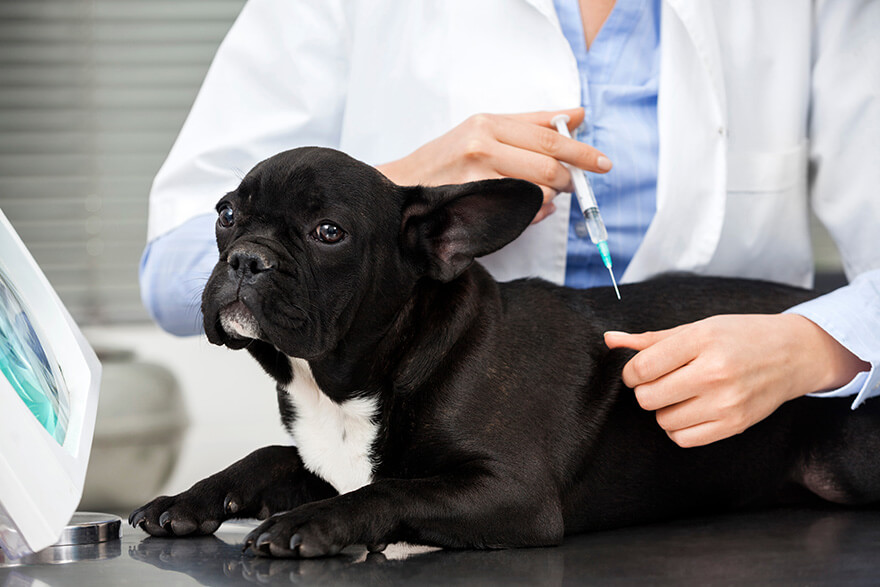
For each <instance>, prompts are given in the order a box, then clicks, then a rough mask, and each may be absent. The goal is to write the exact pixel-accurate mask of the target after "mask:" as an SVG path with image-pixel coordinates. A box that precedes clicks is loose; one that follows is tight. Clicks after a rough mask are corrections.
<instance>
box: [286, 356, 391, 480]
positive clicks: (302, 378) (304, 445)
mask: <svg viewBox="0 0 880 587" xmlns="http://www.w3.org/2000/svg"><path fill="white" fill-rule="evenodd" d="M290 365H291V367H293V382H292V383H291V384H290V386H288V388H287V393H288V395H289V397H290V399H291V401H292V402H293V406H294V409H295V410H296V416H295V418H294V422H293V425H292V433H293V440H294V442H295V443H296V446H297V449H298V450H299V454H300V457H301V458H302V460H303V463H304V464H305V466H306V468H307V469H308V470H309V471H311V472H313V473H315V474H316V475H317V476H319V477H321V478H322V479H324V480H325V481H327V482H328V483H329V484H330V485H332V486H333V487H334V488H336V490H337V491H338V492H339V493H348V492H349V491H354V490H355V489H358V488H360V487H363V486H364V485H367V484H369V483H370V482H371V481H372V480H373V467H374V463H373V461H372V459H371V458H370V448H371V447H372V446H373V441H374V440H375V439H376V434H378V431H379V426H378V424H376V423H375V422H374V418H375V415H376V411H377V407H378V406H377V403H376V400H374V399H368V398H356V399H350V400H347V401H344V402H342V403H339V404H337V403H336V402H334V401H332V400H331V399H330V398H328V397H327V396H326V395H325V394H324V392H323V391H321V389H320V388H319V387H318V384H317V383H316V382H315V378H314V376H313V375H312V370H311V369H310V368H309V364H308V363H307V362H306V361H304V360H303V359H290Z"/></svg>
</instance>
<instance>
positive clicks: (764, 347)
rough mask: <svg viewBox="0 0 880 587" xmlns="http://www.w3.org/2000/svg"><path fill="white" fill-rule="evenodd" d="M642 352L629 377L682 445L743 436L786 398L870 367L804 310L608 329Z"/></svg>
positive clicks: (615, 341)
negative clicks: (633, 330)
mask: <svg viewBox="0 0 880 587" xmlns="http://www.w3.org/2000/svg"><path fill="white" fill-rule="evenodd" d="M605 344H607V345H608V347H609V348H620V347H625V348H630V349H634V350H637V351H639V352H638V353H637V354H636V355H635V356H634V357H633V358H632V359H630V360H629V362H628V363H627V364H626V365H625V366H624V368H623V382H624V383H625V384H626V385H627V386H629V387H631V388H632V389H633V390H634V391H635V395H636V400H637V401H638V402H639V405H640V406H641V407H642V408H644V409H646V410H651V411H655V412H656V417H657V423H658V424H659V425H660V427H661V428H663V429H664V430H665V431H666V433H667V434H668V435H669V437H670V438H671V439H672V440H673V442H675V443H676V444H678V445H679V446H682V447H691V446H701V445H704V444H709V443H711V442H715V441H716V440H721V439H723V438H727V437H729V436H733V435H735V434H739V433H741V432H742V431H744V430H745V429H746V428H748V427H749V426H752V425H753V424H755V423H757V422H759V421H761V420H763V419H764V418H766V417H767V416H769V415H770V414H771V413H772V412H773V411H774V410H776V408H778V407H779V406H780V405H781V404H782V403H783V402H785V401H788V400H790V399H794V398H796V397H799V396H802V395H805V394H807V393H812V392H815V391H821V390H826V389H834V388H836V387H841V386H842V385H845V384H846V383H847V382H849V381H850V380H851V379H852V378H853V377H854V376H855V374H856V373H858V372H859V371H863V370H867V369H869V368H870V365H868V364H867V363H864V362H863V361H861V360H860V359H858V358H857V357H856V356H855V355H853V354H852V353H850V352H849V351H848V350H847V349H846V348H844V347H843V346H841V345H840V344H839V343H838V342H837V341H836V340H835V339H834V338H832V337H831V336H830V335H829V334H828V333H826V332H825V331H824V330H822V329H821V328H820V327H819V326H817V325H816V324H815V323H813V322H811V321H810V320H808V319H807V318H805V317H803V316H800V315H797V314H775V315H723V316H714V317H711V318H707V319H705V320H700V321H698V322H694V323H691V324H685V325H682V326H679V327H677V328H672V329H669V330H661V331H657V332H645V333H643V334H626V333H623V332H606V333H605Z"/></svg>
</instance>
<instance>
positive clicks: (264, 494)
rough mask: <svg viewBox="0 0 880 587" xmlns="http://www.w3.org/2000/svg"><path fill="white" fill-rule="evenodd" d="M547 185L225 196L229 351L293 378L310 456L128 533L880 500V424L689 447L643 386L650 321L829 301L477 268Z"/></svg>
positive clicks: (549, 532) (302, 531)
mask: <svg viewBox="0 0 880 587" xmlns="http://www.w3.org/2000/svg"><path fill="white" fill-rule="evenodd" d="M540 205H541V192H540V190H539V189H538V188H537V187H536V186H534V185H532V184H529V183H527V182H523V181H518V180H513V179H502V180H488V181H480V182H474V183H469V184H465V185H460V186H443V187H437V188H426V187H400V186H397V185H394V184H392V183H390V182H389V181H388V180H386V179H385V178H384V177H383V176H382V175H381V174H380V173H379V172H378V171H376V170H374V169H373V168H372V167H369V166H368V165H365V164H363V163H360V162H358V161H355V160H354V159H351V158H350V157H348V156H346V155H344V154H342V153H339V152H337V151H333V150H329V149H319V148H304V149H296V150H293V151H288V152H285V153H282V154H280V155H277V156H275V157H272V158H271V159H268V160H266V161H264V162H262V163H260V164H259V165H258V166H257V167H256V168H254V169H253V170H252V171H251V172H250V173H249V174H248V175H247V177H245V178H244V180H243V181H242V182H241V185H240V186H239V187H238V189H236V190H235V191H233V192H231V193H229V194H227V195H226V196H225V197H224V198H223V199H222V200H220V203H219V204H218V205H217V211H218V213H219V217H218V220H217V241H218V245H219V248H220V261H219V263H218V264H217V266H216V268H215V269H214V272H213V274H212V275H211V278H210V279H209V281H208V284H207V286H206V288H205V292H204V297H203V304H202V309H203V312H204V317H205V332H206V333H207V335H208V339H209V340H210V341H211V342H213V343H215V344H220V345H226V346H228V347H231V348H247V350H248V351H249V352H250V353H251V354H252V355H253V356H254V357H255V358H256V359H257V360H258V361H259V362H260V364H261V365H262V366H263V368H264V369H265V370H266V371H267V372H268V373H269V374H270V375H271V376H272V377H274V378H275V380H276V381H277V382H278V386H277V389H278V403H279V406H280V408H281V414H282V420H283V422H284V424H285V426H286V427H287V429H288V430H289V431H290V432H291V434H292V436H293V438H294V440H295V441H296V444H297V447H298V448H294V447H280V446H276V447H268V448H264V449H261V450H258V451H256V452H254V453H253V454H251V455H249V456H248V457H246V458H244V459H242V460H241V461H239V462H237V463H235V464H233V465H232V466H230V467H229V468H227V469H226V470H224V471H221V472H220V473H217V474H216V475H213V476H211V477H209V478H208V479H205V480H204V481H201V482H199V483H197V484H196V485H194V486H193V487H192V488H191V489H190V490H188V491H185V492H183V493H181V494H180V495H177V496H174V497H160V498H157V499H156V500H154V501H153V502H151V503H149V504H147V505H146V506H144V507H142V508H140V509H138V510H136V511H135V512H133V513H132V516H131V518H130V522H131V523H132V524H133V525H139V526H141V527H142V528H144V529H145V530H146V531H147V532H149V533H150V534H153V535H157V536H166V535H187V534H210V533H212V532H214V531H215V530H216V528H217V527H218V525H219V524H220V523H221V522H222V521H223V520H226V519H229V518H233V517H259V518H266V517H269V516H272V517H271V518H269V519H268V520H266V521H265V522H264V523H263V524H262V525H261V526H260V527H259V528H258V529H257V530H255V531H254V532H253V533H251V535H250V536H249V537H248V538H247V541H246V543H245V548H248V547H249V548H250V549H251V550H253V551H254V552H256V553H257V554H265V555H272V556H317V555H326V554H334V553H336V552H338V551H339V550H340V549H341V548H343V547H345V546H347V545H350V544H366V545H367V546H368V548H370V549H371V550H378V549H381V548H383V547H384V545H385V544H387V543H389V542H396V541H408V542H415V543H425V544H434V545H440V546H445V547H452V548H496V547H511V546H536V545H551V544H558V543H559V542H560V541H561V540H562V538H563V536H564V535H565V534H571V533H576V532H583V531H587V530H594V529H599V528H610V527H615V526H621V525H625V524H634V523H643V522H649V521H655V520H662V519H668V518H672V517H674V516H682V515H689V514H696V513H702V512H710V511H719V510H724V509H731V508H739V507H746V506H757V505H764V504H771V503H777V502H779V501H780V500H782V499H787V498H788V497H790V496H793V495H795V494H797V493H798V492H801V493H804V494H808V493H809V492H811V493H812V494H816V495H818V496H821V497H823V498H825V499H828V500H831V501H834V502H839V503H846V504H861V503H868V502H874V501H878V500H880V457H878V455H880V411H878V409H877V408H878V407H880V404H878V405H877V406H873V405H867V406H865V407H862V408H860V409H859V410H857V411H855V412H852V411H850V409H849V400H846V399H842V400H829V399H822V400H819V399H809V398H804V399H799V400H795V401H791V402H788V403H786V404H784V405H783V406H782V407H781V408H780V409H779V410H777V411H776V412H775V413H774V414H773V415H772V416H771V417H769V418H767V419H766V420H764V421H763V422H761V423H760V424H758V425H756V426H753V427H752V428H750V429H749V430H748V431H746V432H745V433H743V434H741V435H739V436H736V437H734V438H730V439H728V440H724V441H721V442H717V443H715V444H712V445H709V446H706V447H702V448H693V449H682V448H679V447H678V446H676V445H675V444H674V443H673V442H672V441H671V440H670V439H669V438H668V437H667V436H666V434H665V433H664V432H663V431H662V430H661V429H660V428H659V427H658V426H657V424H656V422H655V421H654V416H653V414H651V413H649V412H646V411H644V410H642V409H640V408H639V406H638V405H637V403H636V401H635V399H634V396H633V393H632V391H631V390H629V389H627V388H626V387H625V385H624V384H623V383H622V382H621V377H620V373H621V369H622V366H623V364H624V363H625V362H626V360H627V359H628V358H629V357H631V356H632V352H631V351H624V350H617V351H609V350H608V349H607V348H606V347H605V345H604V344H603V337H602V334H603V332H604V331H606V330H612V329H613V330H624V331H630V332H639V331H644V330H657V329H663V328H668V327H672V326H675V325H677V324H681V323H684V322H692V321H694V320H698V319H700V318H704V317H707V316H710V315H713V314H719V313H744V312H749V313H755V312H759V313H776V312H779V311H781V310H783V309H785V308H787V307H790V306H792V305H794V304H796V303H798V302H800V301H803V300H805V299H808V298H809V297H810V295H811V294H810V292H807V291H803V290H797V289H793V288H788V287H783V286H779V285H773V284H769V283H758V282H750V281H744V280H725V279H710V278H693V277H675V278H667V279H661V280H656V281H652V282H649V283H644V284H638V285H629V286H624V287H623V288H622V292H621V293H622V295H623V299H622V301H617V300H616V299H615V297H614V294H613V292H612V291H611V290H610V289H597V290H591V291H576V290H571V289H566V288H562V287H557V286H554V285H551V284H549V283H546V282H544V281H540V280H534V279H531V280H529V279H527V280H520V281H514V282H511V283H505V284H499V283H497V282H496V281H494V280H493V279H492V278H491V277H490V276H489V274H488V273H487V272H486V271H485V270H484V269H483V268H482V267H481V266H480V265H479V264H477V263H473V259H474V257H478V256H481V255H485V254H487V253H490V252H492V251H494V250H496V249H498V248H500V247H502V246H503V245H505V244H506V243H508V242H509V241H511V240H512V239H513V238H514V237H516V236H517V235H518V234H519V233H520V232H521V231H522V230H524V229H525V228H526V227H527V226H528V224H529V222H530V221H531V220H532V218H533V217H534V215H535V213H536V212H537V210H538V208H539V206H540Z"/></svg>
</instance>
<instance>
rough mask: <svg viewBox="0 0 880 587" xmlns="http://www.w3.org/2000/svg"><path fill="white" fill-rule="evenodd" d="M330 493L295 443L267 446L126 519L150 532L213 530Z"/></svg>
mask: <svg viewBox="0 0 880 587" xmlns="http://www.w3.org/2000/svg"><path fill="white" fill-rule="evenodd" d="M335 494H336V491H335V490H334V489H333V488H332V487H331V486H330V485H329V484H327V483H326V482H324V481H323V480H321V479H319V478H318V477H316V476H315V475H313V474H312V473H311V472H309V471H308V470H306V469H305V468H304V467H303V464H302V460H301V459H300V456H299V453H298V452H297V449H296V448H295V447H292V446H267V447H265V448H261V449H259V450H256V451H254V452H252V453H251V454H249V455H248V456H246V457H245V458H243V459H241V460H240V461H237V462H235V463H233V464H232V465H230V466H229V467H227V468H226V469H224V470H222V471H220V472H219V473H216V474H214V475H211V476H210V477H208V478H207V479H204V480H202V481H199V482H198V483H196V484H195V485H193V486H192V487H191V488H189V489H188V490H186V491H184V492H183V493H180V494H178V495H175V496H170V497H169V496H162V497H157V498H156V499H154V500H153V501H151V502H150V503H148V504H146V505H144V506H142V507H140V508H138V509H136V510H135V511H133V512H132V513H131V516H129V519H128V521H129V523H130V524H131V525H132V526H140V527H141V528H143V529H144V530H145V531H147V532H148V533H150V534H152V535H153V536H185V535H199V534H202V535H204V534H213V533H214V532H215V531H216V530H217V527H218V526H220V524H221V523H222V522H223V521H224V520H228V519H230V518H254V517H256V518H259V519H265V518H267V517H269V516H271V515H272V514H274V513H276V512H281V511H285V510H289V509H292V508H295V507H296V506H298V505H301V504H303V503H307V502H310V501H314V500H317V499H324V498H327V497H330V496H332V495H335Z"/></svg>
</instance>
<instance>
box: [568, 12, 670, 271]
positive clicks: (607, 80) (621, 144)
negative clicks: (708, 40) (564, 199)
mask: <svg viewBox="0 0 880 587" xmlns="http://www.w3.org/2000/svg"><path fill="white" fill-rule="evenodd" d="M554 4H555V5H556V12H557V14H558V15H559V21H560V24H561V25H562V32H563V33H564V34H565V37H566V39H567V40H568V43H569V45H571V50H572V52H573V53H574V56H575V58H576V59H577V65H578V71H579V74H580V81H581V105H582V106H583V107H584V111H585V116H584V123H583V124H582V125H581V127H580V128H579V129H578V132H577V134H576V135H575V138H577V139H578V140H580V141H582V142H584V143H586V144H588V145H592V146H594V147H596V148H597V149H599V150H600V151H602V152H603V153H605V154H606V155H607V156H608V158H609V159H611V161H612V162H614V168H613V169H612V170H611V171H609V172H608V173H607V174H597V173H588V174H587V175H588V177H589V179H590V182H591V183H592V185H593V191H594V192H595V194H596V200H597V202H598V203H599V210H600V211H601V212H602V217H603V219H604V220H605V226H606V228H607V229H608V246H609V248H610V249H611V258H612V260H613V261H614V273H615V277H617V279H618V280H620V276H621V275H622V274H623V271H624V270H625V269H626V267H627V265H628V264H629V262H630V260H631V259H632V257H633V255H635V252H636V249H638V247H639V245H640V244H641V242H642V239H643V238H644V236H645V232H646V231H647V230H648V225H649V224H650V223H651V220H652V219H653V218H654V212H655V211H656V209H657V207H656V201H657V160H658V159H657V156H658V144H659V137H658V131H657V88H658V85H659V78H660V2H659V0H617V3H616V5H615V6H614V9H613V10H612V11H611V14H609V15H608V18H607V20H606V21H605V23H604V24H603V25H602V28H601V30H600V31H599V34H598V35H597V36H596V38H595V39H594V40H593V43H592V45H591V46H590V48H589V49H587V45H586V41H585V39H584V29H583V24H582V21H581V14H580V9H579V7H578V1H577V0H554ZM565 284H566V285H568V286H572V287H581V288H585V287H594V286H598V285H610V284H611V282H610V278H609V276H608V270H607V269H605V266H604V265H603V264H602V260H601V259H600V258H599V254H598V251H597V249H596V247H595V245H593V243H592V242H591V241H590V239H589V236H588V235H587V234H586V230H585V228H584V216H583V214H582V213H581V210H580V208H579V207H578V205H577V201H575V200H573V201H572V206H571V216H570V218H569V227H568V250H567V260H566V270H565Z"/></svg>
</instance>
